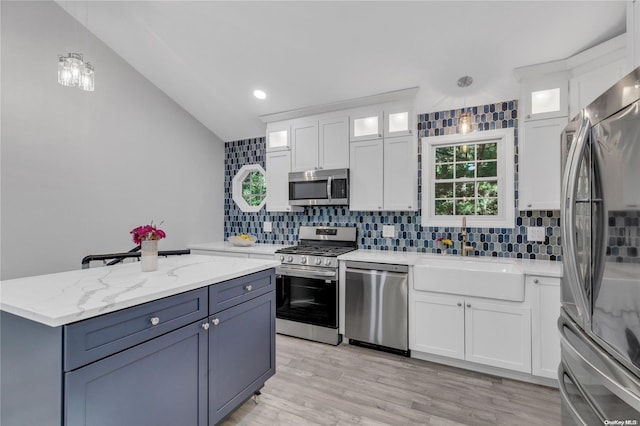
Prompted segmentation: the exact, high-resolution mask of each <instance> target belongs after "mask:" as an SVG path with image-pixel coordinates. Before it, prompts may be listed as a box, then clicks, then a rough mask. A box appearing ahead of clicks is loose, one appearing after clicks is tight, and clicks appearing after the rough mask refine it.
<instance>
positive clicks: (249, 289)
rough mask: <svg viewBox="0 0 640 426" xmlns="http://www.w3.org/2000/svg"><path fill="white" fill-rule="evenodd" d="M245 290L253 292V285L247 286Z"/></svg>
mask: <svg viewBox="0 0 640 426" xmlns="http://www.w3.org/2000/svg"><path fill="white" fill-rule="evenodd" d="M244 289H245V290H247V291H251V290H253V287H252V286H251V284H247V285H245V286H244Z"/></svg>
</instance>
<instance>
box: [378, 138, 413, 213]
mask: <svg viewBox="0 0 640 426" xmlns="http://www.w3.org/2000/svg"><path fill="white" fill-rule="evenodd" d="M383 180H384V185H383V198H384V202H383V207H384V210H388V211H401V210H417V206H418V142H417V140H416V138H414V137H413V136H412V135H407V136H401V137H394V138H385V139H384V174H383Z"/></svg>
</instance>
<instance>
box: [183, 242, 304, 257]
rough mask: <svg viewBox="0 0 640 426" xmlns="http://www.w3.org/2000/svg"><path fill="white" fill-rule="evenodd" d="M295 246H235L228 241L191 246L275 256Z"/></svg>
mask: <svg viewBox="0 0 640 426" xmlns="http://www.w3.org/2000/svg"><path fill="white" fill-rule="evenodd" d="M292 245H294V244H286V245H285V244H262V243H256V244H254V245H252V246H249V247H238V246H234V245H233V244H231V243H230V242H228V241H214V242H210V243H198V244H190V245H188V246H187V247H188V248H190V249H191V250H209V251H230V252H235V253H249V254H251V253H254V254H274V253H275V252H276V250H278V249H281V248H285V247H291V246H292Z"/></svg>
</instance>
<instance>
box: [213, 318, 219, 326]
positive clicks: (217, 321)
mask: <svg viewBox="0 0 640 426" xmlns="http://www.w3.org/2000/svg"><path fill="white" fill-rule="evenodd" d="M211 324H213V325H218V324H220V320H219V319H218V318H214V319H212V320H211Z"/></svg>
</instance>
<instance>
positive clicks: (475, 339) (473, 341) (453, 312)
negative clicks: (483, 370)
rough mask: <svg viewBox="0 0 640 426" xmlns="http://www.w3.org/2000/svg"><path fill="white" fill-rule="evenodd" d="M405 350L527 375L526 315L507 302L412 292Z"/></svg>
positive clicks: (528, 340)
mask: <svg viewBox="0 0 640 426" xmlns="http://www.w3.org/2000/svg"><path fill="white" fill-rule="evenodd" d="M410 315H411V317H410V318H411V319H410V324H409V329H410V340H409V349H411V350H412V351H419V352H424V353H427V354H434V355H440V356H446V357H449V358H455V359H463V360H466V361H471V362H476V363H479V364H484V365H490V366H493V367H499V368H505V369H509V370H515V371H520V372H525V373H531V311H530V309H529V307H528V306H524V305H522V304H516V303H512V302H501V301H497V300H495V301H494V300H492V301H486V300H483V299H477V298H470V297H463V296H443V295H433V294H432V293H429V292H415V293H414V296H413V303H412V305H411V308H410Z"/></svg>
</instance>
